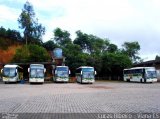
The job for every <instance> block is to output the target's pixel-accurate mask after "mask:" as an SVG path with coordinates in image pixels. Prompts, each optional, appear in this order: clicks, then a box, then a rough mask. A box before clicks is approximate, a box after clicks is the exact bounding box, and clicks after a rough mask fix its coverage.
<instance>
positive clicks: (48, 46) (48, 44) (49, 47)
mask: <svg viewBox="0 0 160 119" xmlns="http://www.w3.org/2000/svg"><path fill="white" fill-rule="evenodd" d="M43 47H44V48H46V49H47V50H48V51H52V50H54V49H55V48H56V47H58V46H57V45H56V44H55V43H54V42H53V41H52V40H49V41H47V42H45V43H43Z"/></svg>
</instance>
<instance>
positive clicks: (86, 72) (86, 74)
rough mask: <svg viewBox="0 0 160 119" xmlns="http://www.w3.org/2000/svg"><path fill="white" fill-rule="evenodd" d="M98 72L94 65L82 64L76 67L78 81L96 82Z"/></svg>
mask: <svg viewBox="0 0 160 119" xmlns="http://www.w3.org/2000/svg"><path fill="white" fill-rule="evenodd" d="M96 74H97V73H96V71H95V70H94V67H89V66H81V67H79V68H77V69H76V79H77V82H78V83H93V82H95V75H96Z"/></svg>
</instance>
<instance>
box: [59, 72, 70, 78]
mask: <svg viewBox="0 0 160 119" xmlns="http://www.w3.org/2000/svg"><path fill="white" fill-rule="evenodd" d="M57 76H58V77H68V76H69V74H68V71H57Z"/></svg>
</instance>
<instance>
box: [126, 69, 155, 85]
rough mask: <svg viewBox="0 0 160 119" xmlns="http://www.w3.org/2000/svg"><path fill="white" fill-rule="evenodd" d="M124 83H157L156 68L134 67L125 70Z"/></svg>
mask: <svg viewBox="0 0 160 119" xmlns="http://www.w3.org/2000/svg"><path fill="white" fill-rule="evenodd" d="M123 76H124V81H134V82H144V83H145V82H157V73H156V69H155V68H154V67H134V68H130V69H124V71H123Z"/></svg>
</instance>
